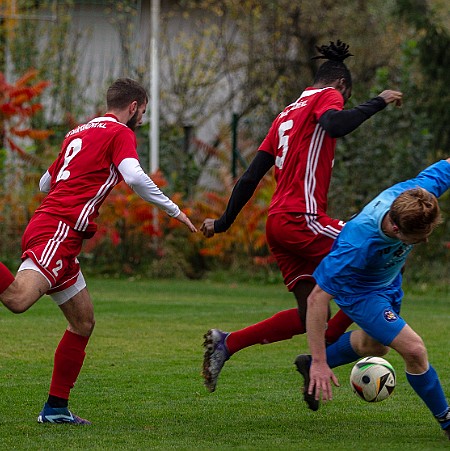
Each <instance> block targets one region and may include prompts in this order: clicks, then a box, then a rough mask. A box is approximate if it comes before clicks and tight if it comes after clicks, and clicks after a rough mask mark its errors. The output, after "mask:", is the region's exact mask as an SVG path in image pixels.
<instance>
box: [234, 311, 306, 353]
mask: <svg viewBox="0 0 450 451" xmlns="http://www.w3.org/2000/svg"><path fill="white" fill-rule="evenodd" d="M304 333H305V326H304V325H303V324H302V322H301V320H300V317H299V315H298V310H297V309H296V308H293V309H290V310H284V311H282V312H279V313H277V314H275V315H273V316H272V317H271V318H268V319H266V320H264V321H261V322H259V323H256V324H253V325H252V326H248V327H246V328H245V329H241V330H238V331H236V332H232V333H231V334H230V335H228V337H227V341H226V344H227V348H228V352H229V353H230V355H231V354H234V353H235V352H237V351H239V350H241V349H243V348H247V347H248V346H252V345H255V344H258V343H259V344H267V343H274V342H276V341H283V340H289V339H291V338H292V337H293V336H294V335H299V334H304Z"/></svg>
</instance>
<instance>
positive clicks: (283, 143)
mask: <svg viewBox="0 0 450 451" xmlns="http://www.w3.org/2000/svg"><path fill="white" fill-rule="evenodd" d="M293 125H294V121H293V120H292V119H290V120H289V121H286V122H282V123H281V125H280V127H279V128H278V136H279V138H280V140H279V142H278V149H281V148H283V151H282V153H281V157H280V156H278V157H276V158H275V165H276V167H277V168H278V169H283V164H284V159H285V158H286V154H287V151H288V149H289V135H286V134H285V132H287V131H288V130H290V129H291V128H292V126H293Z"/></svg>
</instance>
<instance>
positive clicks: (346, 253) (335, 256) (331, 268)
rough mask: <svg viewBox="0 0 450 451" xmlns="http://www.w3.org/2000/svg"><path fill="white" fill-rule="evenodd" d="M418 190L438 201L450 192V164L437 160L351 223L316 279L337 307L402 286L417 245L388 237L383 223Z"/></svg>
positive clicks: (373, 203)
mask: <svg viewBox="0 0 450 451" xmlns="http://www.w3.org/2000/svg"><path fill="white" fill-rule="evenodd" d="M417 187H421V188H424V189H426V190H427V191H429V192H430V193H432V194H434V195H435V196H436V197H440V196H441V195H442V194H443V193H444V192H445V191H446V190H447V189H449V187H450V164H449V163H448V162H447V161H445V160H442V161H439V162H437V163H435V164H433V165H432V166H430V167H428V168H427V169H425V170H424V171H422V172H421V173H420V174H419V175H418V176H417V177H415V178H413V179H411V180H407V181H405V182H401V183H398V184H396V185H394V186H392V187H391V188H388V189H386V190H385V191H383V192H382V193H381V194H379V195H378V196H377V197H376V198H375V199H373V200H372V201H371V202H370V203H369V204H367V205H366V206H365V207H364V209H363V210H362V211H361V213H359V214H358V215H357V216H356V217H355V218H353V219H352V220H350V221H349V222H347V224H346V225H345V227H344V228H343V230H342V232H341V233H340V234H339V236H338V238H337V239H336V240H335V242H334V244H333V247H332V249H331V252H330V254H328V255H327V256H326V257H325V258H324V259H323V260H322V262H321V263H320V265H319V266H318V267H317V269H316V270H315V272H314V274H313V275H314V278H315V280H316V282H317V284H318V285H319V286H320V288H322V290H324V291H326V292H327V293H329V294H331V295H333V297H334V298H335V299H336V302H338V301H339V302H338V304H339V305H349V304H351V303H353V302H354V299H355V298H357V297H359V298H360V297H361V295H364V294H366V293H370V292H373V291H376V290H380V289H384V288H386V287H389V286H391V285H392V288H394V285H399V284H400V280H401V276H400V271H401V269H402V267H403V265H404V263H405V260H406V257H407V256H408V254H409V253H410V251H411V249H412V247H413V246H412V245H408V244H405V243H403V242H402V241H400V240H398V239H397V238H390V237H388V236H387V235H385V234H384V232H383V231H382V230H381V223H382V221H383V218H384V216H385V215H386V213H387V212H388V211H389V208H390V206H391V204H392V202H393V201H394V200H395V199H396V197H397V196H398V195H399V194H401V193H402V192H403V191H406V190H408V189H411V188H417Z"/></svg>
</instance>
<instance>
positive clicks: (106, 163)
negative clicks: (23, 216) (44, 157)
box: [36, 115, 138, 234]
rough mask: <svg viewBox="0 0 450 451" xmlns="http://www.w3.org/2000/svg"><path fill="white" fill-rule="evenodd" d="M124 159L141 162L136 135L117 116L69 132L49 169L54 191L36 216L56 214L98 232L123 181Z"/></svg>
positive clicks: (82, 227)
mask: <svg viewBox="0 0 450 451" xmlns="http://www.w3.org/2000/svg"><path fill="white" fill-rule="evenodd" d="M124 158H136V159H138V155H137V151H136V136H135V134H134V132H133V131H132V130H131V129H130V128H128V127H127V126H126V125H124V124H122V123H120V122H119V121H118V120H117V119H116V118H115V117H114V116H112V115H105V116H104V117H97V118H95V119H93V120H91V121H90V122H88V123H87V124H83V125H79V126H78V127H76V128H75V129H73V130H71V131H70V132H69V133H67V135H66V136H65V139H64V142H63V144H62V150H61V152H60V154H59V155H58V158H57V159H56V160H55V161H54V162H53V164H52V165H51V166H50V168H49V169H48V171H49V173H50V175H51V177H52V178H51V187H50V192H49V193H48V194H47V196H46V197H45V199H44V201H43V202H42V204H41V206H40V207H39V208H38V209H37V210H36V213H39V212H43V213H47V214H50V215H53V216H55V217H57V218H59V219H61V220H63V221H64V222H65V223H66V224H68V225H69V226H71V227H73V228H74V229H75V230H78V231H80V232H86V233H88V234H91V233H93V232H95V230H96V226H95V224H94V223H93V220H94V219H95V218H96V217H97V216H98V210H99V208H100V206H101V205H102V203H103V201H104V200H105V198H106V197H107V196H108V194H109V193H110V191H111V190H112V189H113V188H114V186H115V185H117V184H118V183H119V182H120V181H121V180H122V179H123V178H122V176H121V174H120V172H119V171H118V169H117V167H118V166H119V164H120V163H121V161H122V160H123V159H124Z"/></svg>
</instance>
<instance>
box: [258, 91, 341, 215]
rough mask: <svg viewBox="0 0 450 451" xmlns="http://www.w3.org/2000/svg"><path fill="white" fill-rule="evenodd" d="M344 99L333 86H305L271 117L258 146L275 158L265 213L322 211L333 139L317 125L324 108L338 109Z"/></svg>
mask: <svg viewBox="0 0 450 451" xmlns="http://www.w3.org/2000/svg"><path fill="white" fill-rule="evenodd" d="M343 108H344V98H343V97H342V95H341V93H340V92H339V91H337V90H336V89H334V88H331V87H327V88H320V89H317V88H307V89H306V90H305V91H304V92H303V94H302V95H301V96H300V97H299V98H298V99H297V100H296V101H295V102H294V103H292V104H291V105H288V106H287V107H286V108H285V109H284V110H283V111H282V112H281V113H280V114H279V115H278V116H277V118H276V119H275V120H274V122H273V123H272V126H271V128H270V130H269V132H268V134H267V136H266V138H265V139H264V141H263V142H262V144H261V146H260V147H259V150H260V151H265V152H268V153H270V154H272V155H273V156H274V157H275V180H276V182H277V187H276V190H275V193H274V195H273V197H272V201H271V203H270V206H269V214H273V213H280V212H290V213H306V214H317V213H321V212H322V213H325V212H326V209H327V195H328V188H329V186H330V179H331V172H332V169H333V163H334V152H335V148H336V139H335V138H331V137H330V136H329V135H328V134H327V133H326V132H325V130H324V129H323V128H322V127H321V126H320V124H319V118H320V116H321V115H322V114H323V113H325V112H326V111H327V110H330V109H333V110H338V111H340V110H342V109H343Z"/></svg>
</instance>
